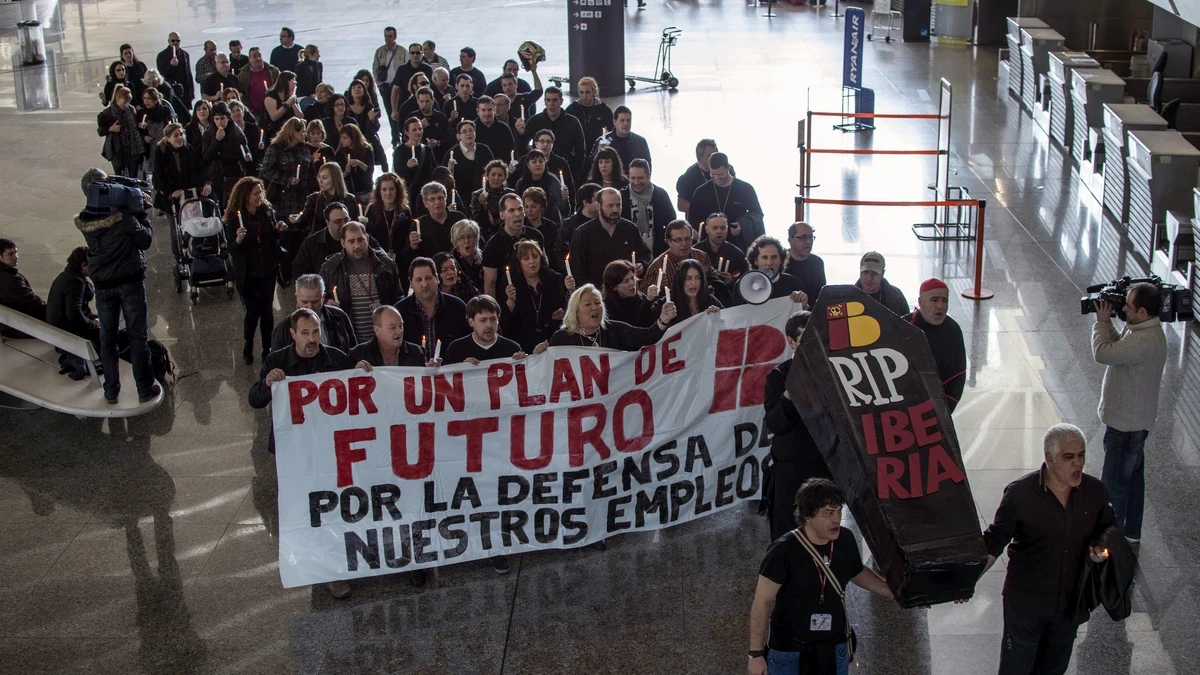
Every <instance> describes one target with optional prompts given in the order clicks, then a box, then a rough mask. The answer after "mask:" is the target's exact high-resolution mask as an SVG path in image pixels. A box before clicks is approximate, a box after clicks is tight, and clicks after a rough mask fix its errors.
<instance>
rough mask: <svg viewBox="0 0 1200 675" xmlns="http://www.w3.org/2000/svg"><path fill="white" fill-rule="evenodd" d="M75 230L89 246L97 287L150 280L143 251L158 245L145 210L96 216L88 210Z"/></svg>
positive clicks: (79, 216)
mask: <svg viewBox="0 0 1200 675" xmlns="http://www.w3.org/2000/svg"><path fill="white" fill-rule="evenodd" d="M75 227H77V228H79V231H80V232H82V233H83V238H84V239H85V240H86V241H87V246H88V275H89V276H91V278H92V281H93V282H94V283H95V284H96V288H116V287H117V286H121V285H123V284H127V283H134V282H139V281H142V280H143V279H145V278H146V256H145V254H144V253H142V251H145V250H146V249H148V248H150V244H152V243H153V242H154V230H152V229H151V228H150V219H149V217H147V216H146V213H145V212H144V211H143V212H141V213H137V214H133V213H129V212H127V211H118V212H116V213H96V212H92V211H88V210H87V209H84V210H83V211H81V212H80V213H79V215H78V216H75Z"/></svg>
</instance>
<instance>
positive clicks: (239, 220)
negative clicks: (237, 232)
mask: <svg viewBox="0 0 1200 675" xmlns="http://www.w3.org/2000/svg"><path fill="white" fill-rule="evenodd" d="M238 227H240V228H242V229H243V230H244V229H246V224H245V223H243V222H242V212H241V211H238Z"/></svg>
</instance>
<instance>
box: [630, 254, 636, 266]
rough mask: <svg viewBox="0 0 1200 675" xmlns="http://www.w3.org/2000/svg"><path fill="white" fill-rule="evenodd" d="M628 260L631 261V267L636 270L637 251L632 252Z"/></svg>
mask: <svg viewBox="0 0 1200 675" xmlns="http://www.w3.org/2000/svg"><path fill="white" fill-rule="evenodd" d="M629 259H630V260H632V261H633V266H634V267H635V268H636V267H637V251H634V252H633V253H632V254H631V255H630V257H629Z"/></svg>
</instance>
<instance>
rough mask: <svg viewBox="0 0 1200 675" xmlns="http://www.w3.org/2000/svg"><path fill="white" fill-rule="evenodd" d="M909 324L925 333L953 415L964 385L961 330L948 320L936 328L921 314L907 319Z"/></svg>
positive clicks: (963, 351) (963, 346)
mask: <svg viewBox="0 0 1200 675" xmlns="http://www.w3.org/2000/svg"><path fill="white" fill-rule="evenodd" d="M908 322H909V323H911V324H912V325H914V326H916V327H917V328H920V329H921V331H922V332H924V333H925V339H926V340H928V341H929V350H930V351H931V352H933V362H934V363H935V364H937V370H938V378H939V379H940V380H941V381H942V390H943V391H945V392H946V407H947V408H949V409H950V412H954V408H956V407H957V406H958V401H959V399H961V398H962V394H963V388H964V387H965V386H966V384H967V348H966V345H965V343H964V341H963V332H962V328H959V326H958V322H957V321H955V320H954V319H951V318H950V317H948V316H947V317H946V320H945V321H943V322H942V325H940V326H935V325H933V324H931V323H929V322H928V321H926V320H925V317H923V316H921V312H920V310H917V311H915V312H913V313H912V314H911V315H909V317H908Z"/></svg>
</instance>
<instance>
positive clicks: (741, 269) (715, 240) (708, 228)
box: [696, 212, 816, 302]
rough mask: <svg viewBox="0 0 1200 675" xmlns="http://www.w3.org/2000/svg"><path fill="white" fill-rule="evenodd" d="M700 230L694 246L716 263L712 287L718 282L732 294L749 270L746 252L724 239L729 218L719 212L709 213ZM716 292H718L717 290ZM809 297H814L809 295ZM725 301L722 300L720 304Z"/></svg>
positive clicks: (726, 234)
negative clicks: (699, 235) (735, 285)
mask: <svg viewBox="0 0 1200 675" xmlns="http://www.w3.org/2000/svg"><path fill="white" fill-rule="evenodd" d="M702 230H703V232H702V234H703V235H704V238H703V239H701V240H700V243H698V244H696V248H698V249H700V250H701V251H704V255H706V256H708V259H709V261H713V260H716V261H717V266H716V268H715V269H714V270H713V283H714V286H715V285H716V283H717V282H720V284H721V285H722V286H723V287H724V289H725V292H727V293H728V292H732V289H733V284H734V282H735V281H736V280H737V278H738V277H740V276H741V275H743V274H745V273H746V272H748V271H749V270H750V263H748V262H747V261H746V252H745V251H743V250H742V249H740V248H738V247H736V246H734V245H733V244H731V243H729V241H728V240H727V239H726V237H727V236H728V235H729V216H726V215H725V214H724V213H720V212H717V213H710V214H709V215H708V217H707V218H705V219H704V223H703V225H702ZM802 283H803V282H802ZM801 288H803V286H801ZM718 292H720V290H719V289H718ZM727 297H729V296H727ZM809 297H816V296H812V295H810V296H809ZM725 299H726V298H722V302H724V300H725Z"/></svg>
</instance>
